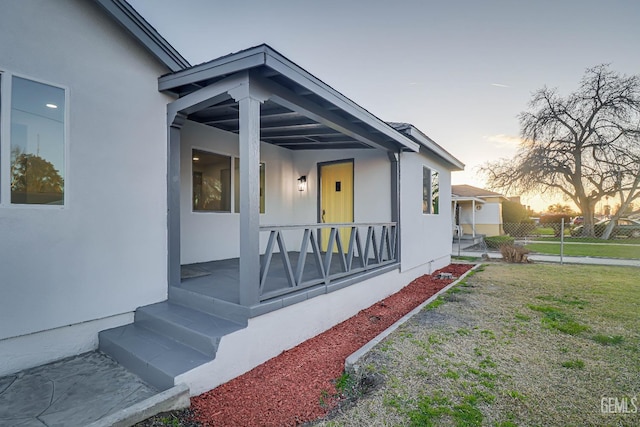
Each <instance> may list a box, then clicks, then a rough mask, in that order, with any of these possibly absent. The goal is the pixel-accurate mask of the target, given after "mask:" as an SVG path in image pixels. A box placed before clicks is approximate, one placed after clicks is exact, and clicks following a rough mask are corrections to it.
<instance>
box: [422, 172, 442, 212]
mask: <svg viewBox="0 0 640 427" xmlns="http://www.w3.org/2000/svg"><path fill="white" fill-rule="evenodd" d="M427 171H428V177H429V180H428V183H429V184H428V186H429V188H428V190H427V191H425V172H427ZM434 175H436V176H437V177H438V195H437V202H438V206H437V209H434V197H433V181H434V179H433V177H434ZM425 193H427V197H426V199H425ZM425 202H426V203H425ZM434 211H435V212H434ZM422 214H423V215H440V171H439V170H437V169H434V168H432V167H430V166H427V165H424V164H423V165H422Z"/></svg>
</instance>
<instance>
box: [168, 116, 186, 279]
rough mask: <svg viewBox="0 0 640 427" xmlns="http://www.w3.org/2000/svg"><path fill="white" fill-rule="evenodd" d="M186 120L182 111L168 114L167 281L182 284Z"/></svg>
mask: <svg viewBox="0 0 640 427" xmlns="http://www.w3.org/2000/svg"><path fill="white" fill-rule="evenodd" d="M185 120H186V116H185V115H184V114H182V113H175V114H169V115H168V121H169V123H168V125H169V135H168V141H167V144H168V147H167V251H168V255H167V281H168V285H169V286H179V285H180V131H181V129H182V125H183V124H184V122H185Z"/></svg>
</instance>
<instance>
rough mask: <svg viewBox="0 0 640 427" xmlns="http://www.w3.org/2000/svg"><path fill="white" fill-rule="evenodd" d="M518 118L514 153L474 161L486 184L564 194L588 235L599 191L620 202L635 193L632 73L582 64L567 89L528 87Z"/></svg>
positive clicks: (636, 127) (639, 116)
mask: <svg viewBox="0 0 640 427" xmlns="http://www.w3.org/2000/svg"><path fill="white" fill-rule="evenodd" d="M519 119H520V127H521V137H522V143H521V145H520V149H519V151H518V153H517V154H516V156H515V157H514V158H513V159H501V160H498V161H496V162H490V163H487V164H485V165H484V166H483V167H482V169H481V171H482V172H483V173H484V174H485V175H486V176H487V179H488V183H489V186H490V187H491V188H493V189H496V190H502V191H503V192H515V191H517V192H520V193H545V192H552V193H561V194H564V195H565V196H567V197H568V198H570V199H571V200H573V202H574V203H575V204H576V205H577V206H578V208H579V209H580V211H581V212H582V215H583V216H584V228H583V230H584V233H585V234H586V235H593V218H594V213H595V206H596V203H598V201H600V200H601V199H602V198H603V197H605V196H609V197H614V196H618V197H622V201H621V204H622V205H625V204H626V205H628V204H629V203H631V202H632V201H633V200H635V199H637V198H638V197H639V196H640V193H639V188H638V187H639V184H640V183H639V182H638V176H639V173H640V171H639V164H640V163H639V160H640V157H639V156H638V153H639V152H640V147H639V146H638V145H639V137H640V76H638V75H633V76H624V75H620V74H618V73H616V72H614V71H611V70H610V69H609V66H608V65H599V66H596V67H593V68H589V69H587V71H586V72H585V75H584V76H583V78H582V81H581V82H580V86H579V88H578V90H576V91H575V92H573V93H571V94H569V95H567V96H561V95H560V94H559V93H558V91H557V89H549V88H547V87H544V88H542V89H540V90H538V91H537V92H535V93H534V94H533V96H532V99H531V101H530V104H529V111H525V112H523V113H521V114H520V115H519ZM634 183H635V184H634ZM621 211H622V210H619V212H621Z"/></svg>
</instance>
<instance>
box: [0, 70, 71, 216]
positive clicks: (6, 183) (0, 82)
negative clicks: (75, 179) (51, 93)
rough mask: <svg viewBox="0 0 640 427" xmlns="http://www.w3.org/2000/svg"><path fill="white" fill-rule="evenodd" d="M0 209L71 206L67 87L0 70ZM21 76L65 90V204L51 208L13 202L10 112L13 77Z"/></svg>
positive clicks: (24, 78) (62, 207) (64, 207)
mask: <svg viewBox="0 0 640 427" xmlns="http://www.w3.org/2000/svg"><path fill="white" fill-rule="evenodd" d="M0 76H1V77H0V207H2V208H5V209H54V210H64V209H67V208H68V207H69V192H70V189H71V185H69V182H68V178H69V176H70V174H69V171H70V167H71V160H70V155H69V154H70V148H69V130H70V124H69V122H70V120H69V118H70V110H71V109H70V89H69V87H68V86H66V85H63V84H59V83H54V82H51V81H48V80H43V79H39V78H34V77H32V76H29V75H26V74H22V73H14V72H10V71H7V70H3V69H0ZM14 77H18V78H21V79H23V80H28V81H31V82H34V83H39V84H43V85H46V86H51V87H54V88H56V89H61V90H63V91H64V104H65V109H64V115H63V117H64V125H63V132H64V136H63V140H62V143H63V145H64V147H63V152H62V154H63V156H64V157H63V158H64V173H62V174H61V175H62V179H63V182H64V187H63V195H62V204H59V205H48V204H37V203H12V202H11V118H12V117H11V110H12V90H13V78H14Z"/></svg>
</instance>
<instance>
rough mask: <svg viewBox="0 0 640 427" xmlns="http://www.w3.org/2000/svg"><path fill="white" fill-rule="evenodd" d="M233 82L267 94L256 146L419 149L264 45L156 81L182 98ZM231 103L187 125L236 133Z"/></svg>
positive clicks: (234, 106) (218, 105) (208, 109)
mask: <svg viewBox="0 0 640 427" xmlns="http://www.w3.org/2000/svg"><path fill="white" fill-rule="evenodd" d="M236 76H247V78H248V79H249V80H250V84H251V86H259V87H261V88H262V89H263V90H264V92H266V93H268V96H267V99H266V101H265V102H264V103H263V104H262V107H261V117H260V127H261V129H260V130H261V136H260V138H261V140H263V141H265V142H268V143H272V144H275V145H278V146H282V147H284V148H288V149H294V150H301V149H305V150H306V149H333V148H378V149H385V150H387V151H393V152H399V151H413V152H417V151H419V149H420V143H418V142H417V141H415V140H413V139H411V138H410V137H409V136H408V135H405V134H403V133H401V132H398V131H397V130H396V129H394V128H393V127H392V126H390V125H389V124H387V123H386V122H384V121H382V120H380V119H379V118H377V117H376V116H374V115H373V114H371V113H370V112H368V111H367V110H365V109H364V108H362V107H361V106H359V105H358V104H356V103H355V102H353V101H351V100H350V99H348V98H347V97H345V96H344V95H342V94H341V93H339V92H338V91H336V90H335V89H333V88H331V87H330V86H329V85H327V84H325V83H324V82H322V81H321V80H319V79H318V78H316V77H314V76H313V75H311V74H310V73H308V72H307V71H305V70H304V69H302V68H301V67H299V66H298V65H296V64H295V63H293V62H292V61H290V60H288V59H287V58H285V57H284V56H283V55H281V54H280V53H278V52H276V51H275V50H274V49H272V48H271V47H269V46H267V45H260V46H256V47H253V48H249V49H246V50H243V51H240V52H237V53H233V54H230V55H227V56H224V57H221V58H218V59H215V60H213V61H209V62H206V63H203V64H200V65H196V66H193V67H190V68H187V69H184V70H181V71H177V72H173V73H170V74H167V75H165V76H162V77H160V79H159V80H158V87H159V90H160V91H162V92H165V93H170V94H173V95H177V96H178V97H180V98H182V97H186V96H189V95H191V94H194V93H196V92H198V91H200V90H201V89H203V88H206V87H209V86H212V85H219V84H221V83H222V82H226V81H229V79H233V78H235V77H236ZM237 111H238V106H237V102H236V101H234V99H232V98H230V97H229V98H228V99H225V100H223V101H220V102H217V103H216V104H215V105H208V106H204V107H203V108H201V109H199V110H198V111H194V112H191V113H190V114H189V115H188V118H189V120H193V121H197V122H200V123H203V124H206V125H209V126H213V127H217V128H220V129H223V130H226V131H230V132H238V129H239V122H238V115H237Z"/></svg>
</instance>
